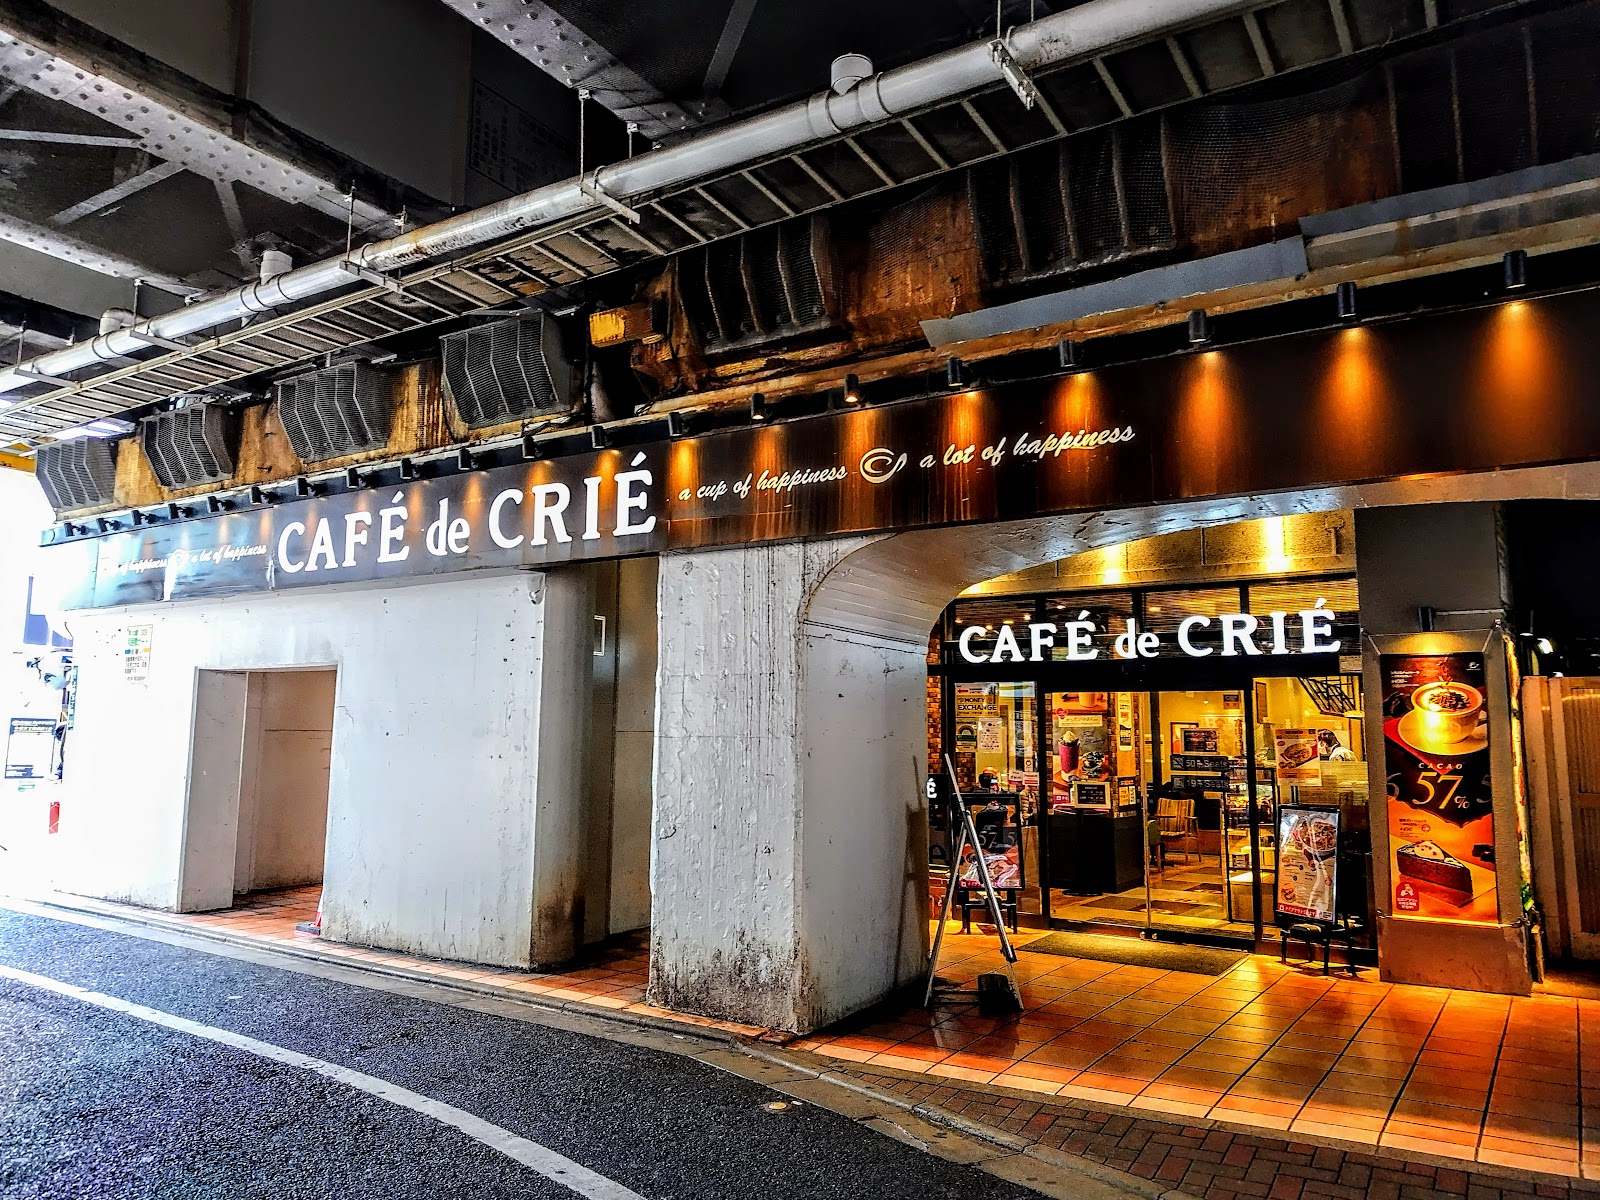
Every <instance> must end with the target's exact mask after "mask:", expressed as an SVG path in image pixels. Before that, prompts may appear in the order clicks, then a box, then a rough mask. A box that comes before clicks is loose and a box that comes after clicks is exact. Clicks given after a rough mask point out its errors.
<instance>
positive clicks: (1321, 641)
mask: <svg viewBox="0 0 1600 1200" xmlns="http://www.w3.org/2000/svg"><path fill="white" fill-rule="evenodd" d="M1327 603H1328V602H1327V601H1326V600H1318V601H1317V604H1316V607H1315V608H1308V609H1305V610H1304V611H1302V612H1299V613H1293V614H1290V613H1281V612H1275V613H1268V614H1267V624H1266V626H1265V627H1263V625H1262V623H1261V620H1260V619H1259V618H1257V617H1256V616H1254V615H1252V614H1251V613H1223V614H1221V615H1220V616H1217V617H1215V618H1212V617H1206V616H1200V615H1195V616H1191V617H1185V618H1184V619H1183V620H1182V621H1179V622H1178V631H1177V639H1176V640H1177V643H1178V649H1179V650H1180V651H1181V652H1182V653H1183V654H1185V655H1187V656H1188V657H1189V658H1205V657H1206V656H1207V655H1210V654H1215V653H1217V652H1218V650H1217V647H1215V646H1207V645H1201V644H1200V643H1199V642H1197V641H1196V640H1195V639H1196V638H1197V637H1198V636H1200V635H1201V634H1203V633H1205V632H1207V631H1209V630H1211V629H1212V628H1215V629H1216V630H1217V631H1218V632H1219V633H1220V635H1221V654H1222V656H1223V657H1224V658H1230V657H1238V656H1239V655H1256V654H1337V653H1339V651H1340V649H1341V648H1342V647H1343V643H1342V642H1341V641H1340V640H1339V639H1338V638H1336V637H1334V636H1333V612H1332V611H1331V610H1330V609H1328V608H1327ZM1291 615H1292V616H1295V617H1298V618H1299V626H1300V637H1299V641H1298V644H1297V643H1296V642H1295V640H1294V638H1293V635H1292V634H1291V632H1290V625H1289V618H1290V616H1291ZM1269 631H1270V633H1269ZM990 632H991V630H990V629H989V628H988V627H987V626H983V625H968V626H967V627H966V628H965V629H963V630H962V631H961V636H960V637H959V638H957V639H956V648H957V649H958V650H959V651H960V653H961V657H962V658H964V659H965V660H966V661H967V662H969V663H1020V662H1045V661H1046V660H1048V659H1049V658H1050V657H1051V651H1052V650H1053V649H1054V647H1055V645H1056V637H1057V635H1059V636H1061V637H1062V638H1063V639H1064V643H1063V644H1064V645H1065V647H1066V651H1067V654H1066V657H1067V659H1068V660H1069V661H1073V662H1088V661H1090V660H1092V659H1096V658H1099V657H1100V649H1099V647H1097V646H1095V645H1094V636H1095V633H1096V632H1097V631H1096V629H1095V626H1094V622H1093V621H1091V620H1090V619H1089V614H1088V612H1080V613H1079V614H1078V619H1077V620H1076V621H1067V622H1064V623H1062V624H1060V625H1058V624H1056V623H1054V622H1051V621H1041V622H1038V623H1036V624H1031V625H1029V626H1028V645H1027V649H1026V651H1025V650H1024V649H1023V646H1022V643H1021V642H1020V641H1018V640H1017V634H1016V631H1015V630H1014V629H1013V628H1012V627H1011V626H1010V625H1002V626H1000V629H999V631H998V632H997V633H995V642H994V646H993V648H992V649H986V648H984V647H982V646H979V645H977V641H978V639H979V638H982V637H987V636H988V635H989V634H990ZM1269 636H1270V639H1271V640H1270V642H1267V641H1266V640H1265V639H1266V638H1268V637H1269ZM1258 639H1259V640H1258ZM1264 644H1265V646H1266V648H1265V649H1264V648H1263V645H1264ZM1160 653H1161V637H1160V635H1159V634H1157V633H1154V632H1153V631H1151V630H1142V631H1141V630H1140V629H1139V623H1138V622H1137V621H1135V620H1134V619H1133V618H1132V617H1129V618H1128V619H1127V623H1126V625H1125V626H1124V628H1123V630H1122V632H1120V633H1118V634H1117V635H1116V637H1114V638H1113V639H1112V641H1111V657H1112V658H1120V659H1139V658H1155V657H1157V656H1158V655H1159V654H1160Z"/></svg>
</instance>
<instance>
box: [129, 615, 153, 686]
mask: <svg viewBox="0 0 1600 1200" xmlns="http://www.w3.org/2000/svg"><path fill="white" fill-rule="evenodd" d="M154 636H155V626H154V625H130V626H129V627H128V633H127V636H126V637H125V638H124V639H123V643H122V678H123V679H124V680H125V681H127V682H128V683H148V682H150V644H151V641H152V639H153V638H154Z"/></svg>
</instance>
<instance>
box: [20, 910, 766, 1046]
mask: <svg viewBox="0 0 1600 1200" xmlns="http://www.w3.org/2000/svg"><path fill="white" fill-rule="evenodd" d="M0 904H23V905H29V906H32V907H33V908H35V909H55V910H57V911H59V912H63V913H76V914H78V915H81V916H90V917H100V918H103V919H105V920H109V921H122V922H125V923H127V924H130V925H141V926H143V927H145V928H146V929H158V930H160V931H162V932H163V933H173V934H181V935H183V936H185V937H193V938H200V939H203V940H205V941H208V942H217V943H219V944H220V945H224V946H232V947H236V948H239V949H243V950H251V951H255V952H257V953H260V954H267V955H278V956H280V957H283V958H294V959H299V960H301V961H303V962H310V963H316V964H317V965H319V966H333V967H343V968H345V969H346V970H351V971H361V972H364V973H366V974H369V975H381V976H383V977H384V978H386V979H394V980H399V981H401V982H404V983H416V984H426V985H428V986H430V987H439V988H448V989H450V990H452V991H458V992H467V993H470V994H472V995H475V996H482V997H483V998H484V999H486V1000H502V1001H506V1002H508V1003H513V1004H526V1005H527V1006H528V1007H530V1008H537V1009H541V1010H543V1011H546V1012H553V1013H561V1014H563V1015H564V1016H572V1017H588V1018H591V1019H595V1020H606V1021H612V1022H615V1023H616V1024H619V1025H629V1026H632V1027H634V1028H636V1029H647V1030H650V1031H651V1032H654V1033H668V1034H675V1035H677V1036H679V1037H685V1038H691V1039H693V1040H695V1041H701V1042H708V1043H710V1044H712V1045H714V1046H716V1047H718V1048H719V1049H730V1048H737V1047H738V1046H740V1045H741V1041H740V1039H739V1037H738V1036H737V1035H735V1034H732V1033H729V1032H727V1031H725V1030H721V1029H708V1028H707V1027H705V1026H703V1025H697V1024H695V1023H693V1022H691V1021H674V1020H672V1019H670V1018H666V1017H654V1016H651V1015H649V1014H648V1013H630V1012H627V1011H625V1010H622V1009H614V1008H599V1007H596V1006H594V1005H589V1004H582V1003H579V1002H578V1001H575V1000H548V999H545V998H543V997H540V996H537V995H531V994H527V993H516V992H511V991H510V990H509V989H507V988H499V987H493V986H491V985H487V984H479V983H475V982H473V981H472V980H470V979H448V978H439V977H436V976H433V975H429V974H425V973H423V972H418V971H407V970H405V969H403V968H399V967H387V966H384V965H383V964H382V963H375V962H371V961H368V960H366V959H359V958H345V957H344V956H342V955H339V954H329V953H327V952H326V951H319V950H316V949H314V948H312V947H310V946H304V947H302V946H299V945H297V944H295V943H293V942H282V943H280V942H270V941H265V940H262V939H258V938H249V937H244V936H242V935H240V934H234V933H228V932H226V931H224V930H218V929H213V928H210V927H208V926H191V925H188V924H185V923H183V922H180V921H172V920H164V919H162V918H161V917H160V916H156V915H152V914H147V913H144V912H142V911H140V910H134V911H133V912H131V913H124V912H122V911H121V910H120V909H117V908H110V907H104V908H103V907H100V906H97V905H90V904H83V905H77V904H68V903H64V902H61V901H57V900H38V899H33V898H31V897H23V896H0ZM16 911H26V910H23V909H18V910H16Z"/></svg>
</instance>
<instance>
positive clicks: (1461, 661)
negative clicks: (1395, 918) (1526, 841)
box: [1379, 653, 1498, 923]
mask: <svg viewBox="0 0 1600 1200" xmlns="http://www.w3.org/2000/svg"><path fill="white" fill-rule="evenodd" d="M1379 672H1380V674H1381V676H1382V681H1383V746H1384V774H1385V777H1386V778H1387V781H1388V788H1387V791H1388V800H1387V806H1388V819H1389V856H1390V862H1389V865H1390V878H1391V881H1392V884H1393V887H1394V896H1393V902H1394V909H1393V911H1394V912H1395V913H1396V914H1397V915H1402V916H1403V915H1411V916H1418V917H1442V918H1448V919H1450V920H1455V921H1476V922H1485V923H1489V922H1493V921H1495V920H1496V918H1497V916H1498V912H1497V906H1496V902H1495V861H1494V813H1493V809H1494V804H1493V800H1494V797H1493V791H1492V785H1491V781H1490V775H1489V716H1488V704H1487V696H1486V694H1485V690H1484V680H1485V675H1484V657H1483V655H1482V654H1481V653H1464V654H1430V655H1398V654H1385V655H1383V656H1382V657H1381V658H1380V660H1379Z"/></svg>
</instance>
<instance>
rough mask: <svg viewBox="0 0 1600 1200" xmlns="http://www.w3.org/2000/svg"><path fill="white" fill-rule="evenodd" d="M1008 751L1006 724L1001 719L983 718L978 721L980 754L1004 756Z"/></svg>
mask: <svg viewBox="0 0 1600 1200" xmlns="http://www.w3.org/2000/svg"><path fill="white" fill-rule="evenodd" d="M1005 749H1006V723H1005V722H1004V721H1003V720H1001V719H1000V718H999V717H981V718H979V720H978V752H979V753H980V754H1004V753H1005Z"/></svg>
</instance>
